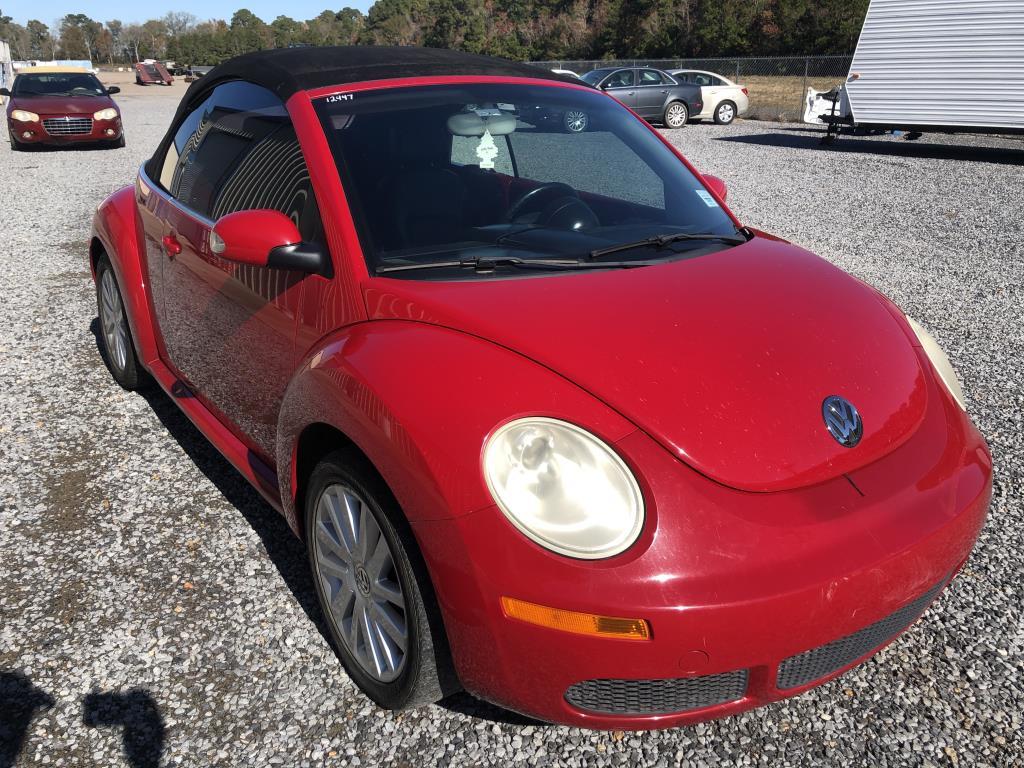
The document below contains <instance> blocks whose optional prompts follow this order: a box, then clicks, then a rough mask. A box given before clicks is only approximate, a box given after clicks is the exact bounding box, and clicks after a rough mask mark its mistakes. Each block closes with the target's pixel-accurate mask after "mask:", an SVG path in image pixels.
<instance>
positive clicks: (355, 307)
mask: <svg viewBox="0 0 1024 768" xmlns="http://www.w3.org/2000/svg"><path fill="white" fill-rule="evenodd" d="M569 113H573V114H584V115H586V116H587V121H586V122H587V127H586V130H583V131H569V130H566V129H565V127H564V126H565V120H564V119H560V118H559V116H560V115H565V114H569ZM90 258H91V263H92V269H93V274H94V275H95V279H96V285H97V294H98V303H99V316H100V320H101V327H102V338H103V343H104V345H105V352H106V360H107V363H108V365H109V367H110V370H111V372H112V374H113V376H114V377H115V378H116V379H117V381H118V382H120V384H121V385H122V386H124V387H126V388H128V389H132V388H135V387H138V386H140V385H141V384H143V383H144V380H145V379H147V378H149V377H151V378H152V379H155V380H156V382H158V383H159V385H160V386H161V387H162V388H163V389H164V390H166V392H167V393H168V395H169V396H170V397H171V398H173V400H174V401H175V402H176V403H177V404H178V406H179V407H180V408H181V409H182V410H183V411H184V412H185V413H186V414H187V415H188V416H189V417H190V418H191V419H192V420H193V421H194V422H195V424H196V425H197V426H198V427H199V429H200V430H202V431H203V432H204V433H205V435H206V436H207V437H208V438H209V439H210V440H211V441H212V442H213V443H214V444H216V445H217V447H218V448H219V449H220V450H221V451H222V452H223V453H224V455H225V456H226V457H227V458H228V459H229V460H230V461H231V462H232V463H233V464H234V466H235V467H237V469H238V471H239V472H241V473H242V474H243V475H245V477H246V478H248V479H249V481H250V482H251V483H252V484H253V485H254V486H255V487H256V488H258V489H259V490H260V492H261V493H262V494H263V495H264V496H265V497H266V498H267V500H268V501H269V502H270V503H271V504H272V505H274V506H275V507H276V508H278V509H279V510H280V511H281V512H282V513H283V514H284V515H285V516H286V518H287V520H288V522H289V524H290V525H291V527H292V528H293V529H294V531H295V533H296V534H298V535H299V536H301V537H303V538H304V539H305V541H306V542H307V544H308V550H309V559H310V563H311V566H312V570H313V573H314V576H315V579H314V580H315V583H316V589H317V591H318V593H319V598H320V602H321V605H322V608H323V611H324V614H325V616H326V617H327V624H328V625H329V627H330V631H331V633H332V635H333V640H334V642H335V645H336V649H337V653H338V655H339V656H340V658H341V660H342V662H343V664H344V666H345V668H346V669H347V671H348V673H349V675H350V676H351V678H352V679H353V680H354V681H355V682H356V683H357V684H358V685H359V687H360V688H361V689H362V690H363V691H365V692H366V694H367V695H368V696H370V697H371V698H372V699H373V700H374V701H376V702H378V703H380V704H381V705H383V706H386V707H392V708H401V707H409V706H413V705H417V704H422V703H424V702H430V701H435V700H437V699H439V698H441V697H442V696H443V695H445V694H446V693H448V692H450V691H453V690H455V689H457V688H458V687H464V688H465V689H467V690H469V691H471V692H472V693H474V694H476V695H478V696H480V697H483V698H485V699H488V700H491V701H493V702H497V703H498V704H501V705H503V706H505V707H508V708H510V709H513V710H516V711H519V712H524V713H528V714H530V715H533V716H535V717H538V718H542V719H545V720H549V721H555V722H561V723H570V724H575V725H581V726H585V727H599V728H607V727H616V728H651V727H665V726H671V725H677V724H681V723H689V722H694V721H699V720H704V719H708V718H712V717H720V716H723V715H728V714H733V713H736V712H740V711H742V710H745V709H748V708H750V707H754V706H757V705H760V704H764V703H766V702H770V701H774V700H776V699H781V698H783V697H786V696H791V695H794V694H797V693H800V692H802V691H804V690H806V689H808V688H810V687H812V686H815V685H818V684H820V683H822V682H824V681H827V680H829V679H831V678H833V677H835V676H837V675H839V674H840V673H842V672H843V671H845V670H847V669H849V668H850V667H851V666H853V665H855V664H857V663H858V662H861V661H863V660H864V659H866V658H867V657H869V656H871V655H872V654H873V653H874V652H875V651H877V650H878V649H879V648H880V647H882V646H883V645H885V644H886V643H888V642H889V641H890V640H892V639H893V638H894V637H896V635H898V634H899V633H900V632H901V631H902V630H903V629H905V628H906V627H908V626H909V625H910V624H911V623H913V622H914V620H915V619H916V618H917V617H918V616H919V615H920V614H921V613H922V611H924V609H925V608H926V607H927V606H928V604H929V603H930V602H931V601H932V600H934V599H935V597H936V596H937V595H938V594H939V593H940V591H941V590H942V589H943V587H945V585H946V584H948V583H949V581H950V580H951V579H952V578H953V577H954V575H955V574H956V572H957V570H958V569H959V568H960V566H961V565H962V564H963V562H964V560H965V559H966V558H967V556H968V554H969V553H970V551H971V547H972V545H973V543H974V541H975V538H976V536H977V534H978V531H979V529H980V527H981V525H982V523H983V521H984V518H985V513H986V509H987V506H988V502H989V498H990V494H991V460H990V456H989V453H988V450H987V448H986V445H985V442H984V441H983V439H982V437H981V436H980V435H979V434H978V432H977V431H976V430H975V428H974V427H973V426H972V424H971V422H970V420H969V419H968V416H967V414H966V413H965V410H964V401H963V395H962V393H961V391H960V386H959V384H958V383H957V379H956V376H955V375H954V373H953V371H952V369H951V367H950V364H949V362H948V361H947V359H946V357H945V355H944V354H943V353H942V352H941V351H940V350H939V348H938V347H937V346H936V344H935V342H934V341H933V340H932V338H931V337H930V336H929V335H928V334H927V333H926V332H925V331H924V330H923V329H922V328H921V326H919V325H917V324H916V323H914V321H912V320H910V319H909V318H907V317H905V316H904V315H903V313H902V312H900V310H899V309H897V308H896V307H895V306H894V305H893V304H892V303H891V302H890V301H889V300H888V299H886V298H885V297H884V296H882V295H881V294H879V293H878V292H877V291H875V290H874V289H872V288H871V287H869V286H867V285H865V284H864V283H862V282H860V281H859V280H856V279H854V278H852V277H850V276H849V275H846V274H844V273H843V272H842V271H840V270H839V269H837V268H836V267H834V266H832V265H831V264H829V263H827V262H825V261H824V260H822V259H820V258H818V257H817V256H814V255H813V254H811V253H808V252H807V251H805V250H803V249H801V248H799V247H797V246H795V245H791V244H790V243H787V242H785V241H784V240H780V239H779V238H777V237H772V236H771V235H767V234H764V233H763V232H758V231H755V230H752V229H750V228H748V227H745V226H743V225H742V224H741V223H740V222H739V221H738V220H737V218H736V217H735V216H734V215H733V214H732V213H730V211H729V210H728V209H727V208H726V206H725V187H724V185H723V184H722V183H721V182H720V181H718V180H716V179H714V178H711V177H707V176H703V177H702V176H701V175H700V174H699V173H698V172H697V171H695V170H694V169H693V168H692V167H691V166H690V165H689V164H688V163H687V162H686V160H685V159H684V158H683V157H681V156H680V155H679V154H678V153H677V152H676V151H675V150H674V149H673V148H672V147H671V146H670V145H669V144H668V143H666V142H665V141H664V140H663V139H662V138H661V136H660V135H659V134H658V132H657V131H655V130H654V129H652V128H651V127H650V126H648V125H647V124H645V123H644V122H643V121H642V120H640V119H639V118H637V117H636V116H635V115H633V114H632V113H631V112H629V111H628V110H627V109H626V108H625V107H623V106H622V105H621V104H620V103H619V102H617V101H616V100H615V99H613V98H612V97H610V96H608V95H607V94H605V93H602V92H600V91H598V90H595V89H592V88H590V87H588V86H587V85H586V84H582V83H580V82H579V81H576V80H571V79H568V78H563V77H561V76H559V75H555V74H552V73H549V72H546V71H544V70H541V69H534V68H530V67H527V66H525V65H518V64H512V63H509V62H505V61H500V60H497V59H490V58H483V57H477V56H470V55H464V54H458V53H453V52H447V51H431V50H420V49H386V48H335V49H330V48H321V49H316V50H310V49H289V50H278V51H270V52H263V53H258V54H252V55H247V56H244V57H241V58H238V59H234V60H232V61H229V62H228V63H226V64H223V65H221V66H220V67H218V68H216V69H214V70H213V71H212V72H211V73H210V74H209V75H207V76H206V77H204V78H202V79H201V80H199V81H197V82H196V83H194V84H193V85H192V86H191V87H190V88H189V90H188V92H187V94H186V95H185V98H184V99H183V101H182V103H181V106H180V108H179V110H178V113H177V115H176V117H175V119H174V123H173V124H172V125H171V127H170V129H169V131H168V133H167V135H166V137H165V138H164V139H163V141H162V142H161V143H160V145H159V147H158V149H157V151H156V153H155V154H154V155H153V157H152V158H151V159H150V160H149V161H148V162H147V163H146V164H145V165H144V166H143V168H142V169H141V170H140V172H139V175H138V180H137V182H136V184H135V186H134V187H132V188H126V189H123V190H121V191H119V192H117V193H115V194H114V195H112V196H111V197H110V198H109V199H108V200H107V201H106V202H104V203H103V204H102V206H101V207H100V208H99V210H98V212H97V214H96V219H95V228H94V234H93V237H92V241H91V248H90Z"/></svg>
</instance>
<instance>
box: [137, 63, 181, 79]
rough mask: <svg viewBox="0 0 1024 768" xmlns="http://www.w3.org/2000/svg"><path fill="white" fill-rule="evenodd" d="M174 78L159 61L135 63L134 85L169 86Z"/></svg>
mask: <svg viewBox="0 0 1024 768" xmlns="http://www.w3.org/2000/svg"><path fill="white" fill-rule="evenodd" d="M172 82H174V77H173V75H171V73H170V72H168V71H167V69H166V68H165V67H164V65H163V64H161V63H160V62H159V61H139V62H136V63H135V83H136V85H170V84H171V83H172Z"/></svg>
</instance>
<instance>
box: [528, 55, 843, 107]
mask: <svg viewBox="0 0 1024 768" xmlns="http://www.w3.org/2000/svg"><path fill="white" fill-rule="evenodd" d="M852 60H853V57H852V56H774V57H763V58H733V59H728V58H720V59H618V60H604V61H601V60H590V61H583V60H576V61H574V60H570V59H562V60H560V61H532V62H530V63H531V64H533V65H534V66H538V67H544V68H546V69H569V70H572V71H573V72H575V73H576V74H578V75H582V74H583V73H584V72H589V71H590V70H592V69H598V68H600V67H654V68H656V69H665V70H668V69H701V70H705V71H707V72H714V73H715V74H718V75H722V76H723V77H726V78H728V79H729V80H732V81H733V82H734V83H736V84H738V85H742V86H744V87H745V88H747V90H748V96H749V97H750V111H749V112H748V113H747V114H746V115H744V117H747V118H749V119H753V120H777V121H780V122H789V121H799V120H800V119H801V118H802V116H803V111H804V95H805V94H806V93H807V89H808V88H814V89H815V90H818V91H827V90H828V89H829V88H831V87H832V86H834V85H838V84H840V83H842V82H843V81H845V80H846V75H847V73H849V71H850V62H851V61H852Z"/></svg>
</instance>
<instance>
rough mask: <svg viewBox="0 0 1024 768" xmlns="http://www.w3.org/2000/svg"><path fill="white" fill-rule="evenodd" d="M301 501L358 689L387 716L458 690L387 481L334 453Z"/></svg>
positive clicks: (344, 658)
mask: <svg viewBox="0 0 1024 768" xmlns="http://www.w3.org/2000/svg"><path fill="white" fill-rule="evenodd" d="M305 497H306V504H305V528H306V545H307V549H308V551H309V562H310V566H311V568H312V570H313V581H314V582H315V585H316V593H317V598H318V599H319V602H320V609H321V611H322V612H323V615H324V618H325V620H326V624H327V626H328V628H329V630H330V634H331V639H332V640H333V643H334V647H335V649H336V650H337V652H338V656H339V657H340V659H341V662H342V664H343V665H344V667H345V670H346V671H347V672H348V674H349V677H350V678H352V681H353V682H355V684H356V685H357V686H358V687H359V689H360V690H362V691H363V693H365V694H366V695H367V696H369V697H370V698H371V699H373V701H375V702H376V703H377V704H379V705H380V706H382V707H386V708H387V709H411V708H413V707H418V706H421V705H423V704H430V703H433V702H436V701H439V700H440V699H442V698H443V697H444V696H446V695H447V694H449V693H451V692H453V691H455V690H457V689H458V683H457V680H456V678H455V674H454V672H453V671H452V666H451V661H450V658H449V653H448V642H447V637H446V636H445V633H444V628H443V626H442V624H441V619H440V613H439V610H438V608H437V604H436V601H435V599H434V597H433V589H432V587H431V586H430V579H429V576H428V575H427V573H426V567H425V566H424V565H423V562H422V559H421V558H420V557H419V551H418V549H417V548H416V544H415V540H414V538H413V536H412V534H411V532H410V531H409V530H408V525H407V524H406V523H405V522H404V521H405V518H404V516H403V514H402V512H401V510H400V509H399V507H398V503H397V502H396V501H395V500H394V498H393V497H392V495H391V493H390V491H389V490H388V488H387V486H386V485H385V484H384V482H383V481H382V480H381V479H380V478H379V477H378V476H377V474H376V473H375V472H374V471H373V469H372V468H371V467H369V466H368V465H367V464H366V462H365V461H362V460H358V459H353V457H352V456H351V455H350V454H349V453H346V452H342V451H338V452H335V453H332V454H330V455H329V456H327V457H326V458H325V459H324V460H323V461H321V462H320V463H319V464H318V465H317V466H316V468H315V469H314V470H313V474H312V476H311V477H310V481H309V485H308V491H307V493H306V494H305Z"/></svg>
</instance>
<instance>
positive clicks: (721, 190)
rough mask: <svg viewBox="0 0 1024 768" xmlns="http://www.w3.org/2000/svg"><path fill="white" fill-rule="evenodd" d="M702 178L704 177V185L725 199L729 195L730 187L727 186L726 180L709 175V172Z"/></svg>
mask: <svg viewBox="0 0 1024 768" xmlns="http://www.w3.org/2000/svg"><path fill="white" fill-rule="evenodd" d="M702 178H703V179H704V186H706V187H707V188H708V189H710V190H711V191H712V192H714V193H715V194H716V195H718V196H719V197H720V198H722V200H723V201H724V200H725V198H727V197H728V196H729V188H728V187H727V186H725V182H724V181H722V180H721V179H720V178H718V177H717V176H709V175H708V174H703V175H702Z"/></svg>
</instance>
